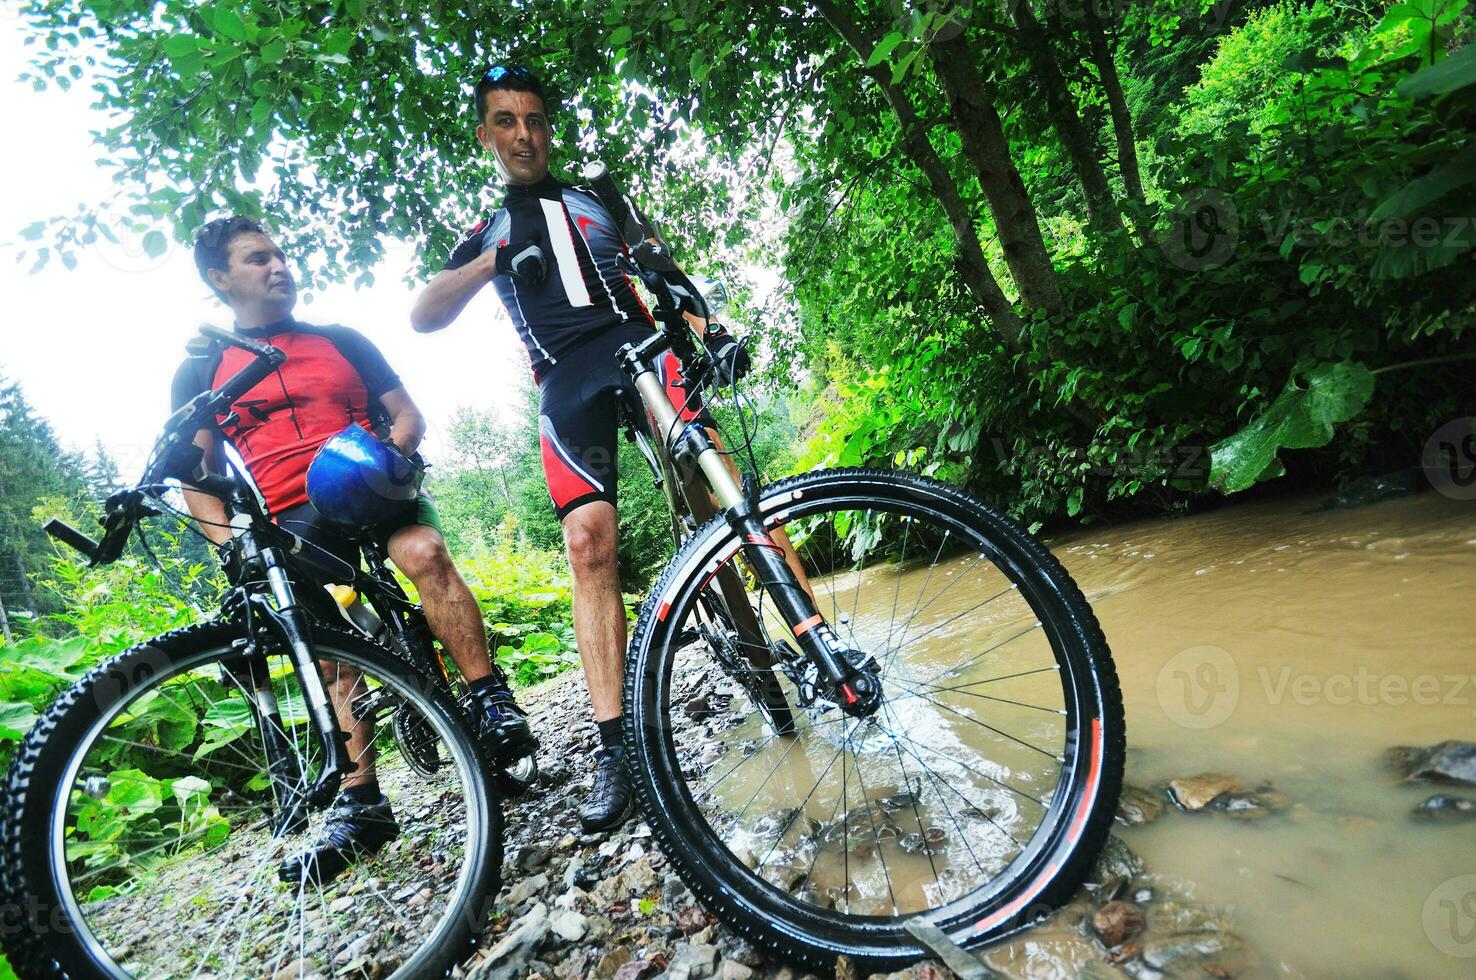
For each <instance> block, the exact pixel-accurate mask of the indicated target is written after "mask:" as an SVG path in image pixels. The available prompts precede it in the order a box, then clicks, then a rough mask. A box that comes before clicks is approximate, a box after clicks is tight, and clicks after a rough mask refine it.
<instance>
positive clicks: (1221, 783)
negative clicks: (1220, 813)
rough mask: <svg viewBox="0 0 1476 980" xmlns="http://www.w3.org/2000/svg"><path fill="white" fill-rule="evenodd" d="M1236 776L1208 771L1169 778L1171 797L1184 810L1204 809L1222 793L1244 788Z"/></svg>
mask: <svg viewBox="0 0 1476 980" xmlns="http://www.w3.org/2000/svg"><path fill="white" fill-rule="evenodd" d="M1244 789H1245V786H1244V784H1242V783H1241V782H1240V780H1238V779H1236V778H1235V777H1234V776H1231V775H1228V774H1226V773H1223V772H1206V773H1200V774H1199V775H1198V776H1183V777H1180V778H1178V779H1172V780H1169V798H1170V799H1172V800H1173V801H1174V804H1175V805H1176V806H1178V807H1179V808H1180V809H1182V810H1189V811H1194V810H1202V809H1204V808H1205V807H1206V806H1208V805H1209V804H1210V802H1211V801H1212V800H1213V799H1214V798H1215V797H1217V796H1219V795H1220V794H1221V793H1229V792H1232V791H1240V790H1244Z"/></svg>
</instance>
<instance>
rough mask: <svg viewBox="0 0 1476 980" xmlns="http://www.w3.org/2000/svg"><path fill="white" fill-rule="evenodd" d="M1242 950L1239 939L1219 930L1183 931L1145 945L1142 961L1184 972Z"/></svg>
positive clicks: (1161, 968)
mask: <svg viewBox="0 0 1476 980" xmlns="http://www.w3.org/2000/svg"><path fill="white" fill-rule="evenodd" d="M1241 948H1242V944H1241V942H1240V940H1239V939H1236V938H1235V937H1234V936H1232V935H1230V934H1229V933H1224V932H1219V931H1217V930H1210V929H1207V930H1201V931H1198V932H1182V933H1178V934H1176V935H1172V936H1168V937H1166V938H1164V939H1155V940H1153V941H1152V942H1148V943H1145V944H1144V945H1143V961H1144V962H1145V963H1147V964H1148V965H1149V966H1152V967H1155V968H1157V969H1159V970H1168V969H1173V970H1175V971H1176V972H1177V971H1184V970H1187V969H1190V968H1193V967H1196V966H1200V965H1202V964H1206V963H1208V962H1209V961H1212V960H1215V959H1219V958H1221V957H1224V956H1227V955H1229V954H1233V953H1238V952H1239V951H1240V950H1241Z"/></svg>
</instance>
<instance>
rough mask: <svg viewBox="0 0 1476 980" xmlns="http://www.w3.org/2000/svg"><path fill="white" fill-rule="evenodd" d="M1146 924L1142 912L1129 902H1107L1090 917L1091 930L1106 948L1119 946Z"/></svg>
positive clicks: (1146, 921)
mask: <svg viewBox="0 0 1476 980" xmlns="http://www.w3.org/2000/svg"><path fill="white" fill-rule="evenodd" d="M1147 924H1148V920H1147V919H1146V918H1145V917H1144V916H1143V910H1142V909H1140V908H1138V907H1137V906H1136V905H1133V904H1132V903H1131V902H1108V903H1107V904H1106V905H1104V906H1102V907H1101V908H1099V909H1097V914H1096V915H1094V916H1092V929H1093V931H1095V932H1096V934H1097V938H1098V939H1100V940H1102V942H1103V944H1104V945H1107V946H1120V945H1122V943H1123V942H1124V941H1126V940H1127V939H1129V938H1131V937H1133V936H1135V935H1137V934H1138V933H1139V932H1141V931H1142V930H1143V927H1144V926H1145V925H1147Z"/></svg>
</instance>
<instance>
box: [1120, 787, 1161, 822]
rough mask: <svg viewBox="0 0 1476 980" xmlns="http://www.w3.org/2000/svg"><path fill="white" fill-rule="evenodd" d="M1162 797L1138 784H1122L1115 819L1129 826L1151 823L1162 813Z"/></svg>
mask: <svg viewBox="0 0 1476 980" xmlns="http://www.w3.org/2000/svg"><path fill="white" fill-rule="evenodd" d="M1163 806H1164V804H1163V797H1162V796H1160V795H1159V794H1157V793H1153V792H1150V791H1149V790H1146V789H1143V788H1142V787H1140V786H1126V785H1125V786H1123V788H1122V797H1121V798H1120V799H1119V800H1118V801H1117V819H1118V820H1120V821H1122V822H1123V823H1125V824H1127V825H1128V826H1129V827H1136V826H1138V825H1140V824H1145V823H1152V822H1153V821H1155V820H1157V819H1158V818H1159V817H1160V816H1162V815H1163Z"/></svg>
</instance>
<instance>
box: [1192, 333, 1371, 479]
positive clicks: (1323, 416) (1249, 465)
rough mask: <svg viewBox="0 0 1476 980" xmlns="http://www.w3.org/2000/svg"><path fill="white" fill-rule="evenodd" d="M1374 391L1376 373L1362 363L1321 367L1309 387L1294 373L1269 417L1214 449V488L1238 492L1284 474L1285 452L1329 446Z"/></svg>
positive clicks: (1309, 380)
mask: <svg viewBox="0 0 1476 980" xmlns="http://www.w3.org/2000/svg"><path fill="white" fill-rule="evenodd" d="M1373 388H1374V378H1373V373H1372V372H1370V371H1369V370H1368V368H1366V367H1364V366H1363V365H1362V364H1359V363H1357V362H1356V361H1342V362H1338V363H1323V364H1318V365H1315V366H1314V367H1312V368H1311V369H1309V370H1308V371H1307V372H1306V383H1305V385H1299V384H1298V383H1297V377H1296V375H1295V374H1294V375H1293V376H1292V378H1291V379H1290V380H1289V381H1287V384H1286V388H1284V389H1283V390H1282V392H1281V394H1280V395H1278V396H1277V398H1276V401H1275V402H1273V403H1272V404H1271V407H1270V408H1269V409H1267V410H1266V412H1265V414H1264V415H1262V416H1260V417H1259V418H1257V419H1256V420H1255V421H1254V422H1252V423H1251V424H1250V425H1248V426H1246V427H1245V428H1244V429H1242V430H1240V431H1239V432H1237V433H1235V434H1234V435H1232V436H1230V437H1229V438H1227V439H1223V440H1221V441H1220V442H1218V443H1216V444H1215V445H1213V446H1211V447H1210V476H1209V483H1210V486H1212V487H1214V488H1216V489H1218V490H1220V491H1221V492H1222V493H1235V492H1236V491H1239V490H1244V489H1246V488H1247V487H1250V486H1253V485H1254V484H1255V483H1257V482H1259V481H1261V480H1264V479H1269V478H1271V477H1273V476H1279V475H1280V474H1281V473H1282V472H1284V469H1283V467H1282V465H1281V461H1280V460H1279V459H1277V456H1276V454H1277V452H1278V451H1279V450H1282V449H1315V448H1317V447H1320V446H1325V445H1327V444H1328V443H1329V442H1331V441H1332V437H1333V426H1335V425H1337V424H1338V423H1341V422H1346V421H1348V420H1349V419H1351V418H1353V417H1354V416H1355V415H1357V414H1358V413H1359V412H1361V411H1363V409H1364V407H1365V406H1366V405H1367V404H1368V400H1369V398H1371V397H1372V396H1373Z"/></svg>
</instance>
